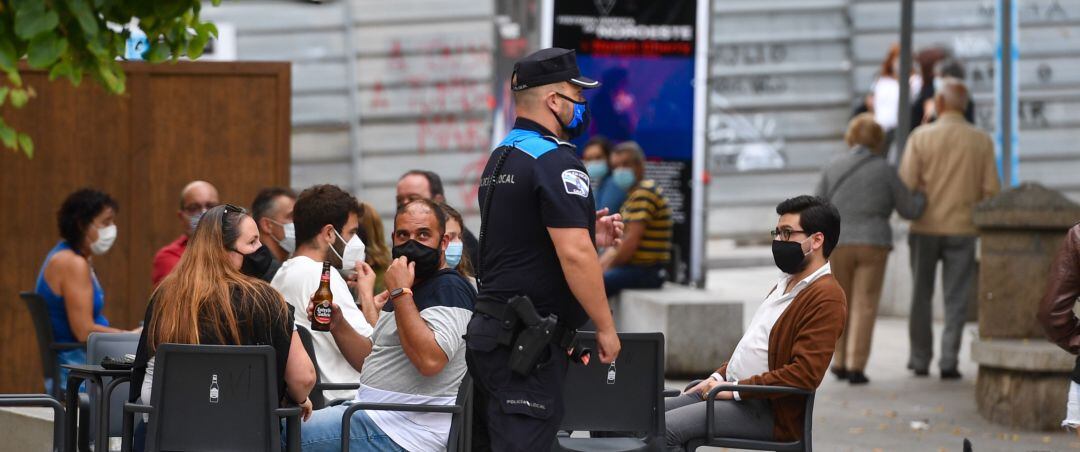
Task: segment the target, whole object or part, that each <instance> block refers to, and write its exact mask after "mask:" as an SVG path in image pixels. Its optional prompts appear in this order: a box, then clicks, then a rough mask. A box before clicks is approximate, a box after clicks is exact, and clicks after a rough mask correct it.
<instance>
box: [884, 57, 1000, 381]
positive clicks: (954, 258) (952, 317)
mask: <svg viewBox="0 0 1080 452" xmlns="http://www.w3.org/2000/svg"><path fill="white" fill-rule="evenodd" d="M968 98H969V96H968V90H967V87H965V86H964V83H963V82H961V81H960V80H957V79H954V78H946V79H945V84H944V86H942V87H941V89H939V90H938V93H937V95H936V96H935V97H934V103H935V105H937V107H936V108H937V111H938V112H939V114H938V119H937V121H935V122H933V123H931V124H927V125H924V126H920V127H919V128H917V129H915V131H914V132H912V133H911V137H910V138H908V141H907V146H906V147H905V150H904V156H903V158H902V159H901V161H900V170H899V172H900V179H901V180H902V181H903V182H904V184H905V185H907V187H908V188H909V189H912V190H915V191H919V192H922V193H925V194H926V209H925V210H924V211H923V214H922V216H920V217H919V219H917V220H915V221H912V222H911V234H910V235H908V244H909V245H910V246H911V273H912V279H914V281H913V286H914V287H913V288H912V292H911V316H910V317H909V319H908V336H909V338H910V341H911V354H910V357H909V358H908V368H909V369H911V370H912V371H914V372H915V375H917V376H920V377H922V376H926V375H928V374H929V371H930V361H931V359H932V358H933V356H934V350H933V344H934V336H933V335H934V333H933V330H932V327H933V319H932V315H933V314H932V312H933V310H932V309H931V299H932V298H933V296H934V278H935V275H936V274H937V264H938V261H941V262H942V268H941V273H942V279H943V281H942V286H944V289H945V331H944V332H943V333H942V334H941V358H940V359H939V360H938V368H939V369H940V370H941V378H943V379H957V378H960V372H959V371H957V365H958V364H959V361H958V355H959V354H960V339H961V335H962V333H963V330H964V321H965V320H967V311H968V305H969V304H971V301H972V300H973V299H974V298H975V240H976V236H977V234H978V231H977V230H976V229H975V206H976V205H977V204H979V203H980V202H982V201H985V200H987V199H989V198H990V197H992V196H994V195H996V194H997V193H998V190H1000V185H999V182H998V171H997V164H996V163H995V161H994V143H993V141H991V140H990V136H989V135H987V134H986V132H983V131H981V130H979V129H977V128H975V126H973V125H971V124H970V123H968V122H967V120H965V119H964V109H965V108H967V104H968Z"/></svg>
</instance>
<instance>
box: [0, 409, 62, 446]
mask: <svg viewBox="0 0 1080 452" xmlns="http://www.w3.org/2000/svg"><path fill="white" fill-rule="evenodd" d="M0 438H3V444H0V450H12V451H15V450H18V451H24V450H25V451H43V452H44V451H50V450H52V446H53V410H52V408H9V407H4V408H0Z"/></svg>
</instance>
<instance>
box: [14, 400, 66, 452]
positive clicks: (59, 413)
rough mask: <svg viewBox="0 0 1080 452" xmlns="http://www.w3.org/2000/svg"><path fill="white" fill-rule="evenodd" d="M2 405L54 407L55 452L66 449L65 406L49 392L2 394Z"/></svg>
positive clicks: (53, 448)
mask: <svg viewBox="0 0 1080 452" xmlns="http://www.w3.org/2000/svg"><path fill="white" fill-rule="evenodd" d="M0 406H2V407H43V408H52V409H53V447H52V450H53V451H54V452H58V451H62V450H64V406H63V405H61V404H60V402H59V401H58V400H56V398H54V397H52V396H50V395H49V394H0Z"/></svg>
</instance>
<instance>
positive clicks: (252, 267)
mask: <svg viewBox="0 0 1080 452" xmlns="http://www.w3.org/2000/svg"><path fill="white" fill-rule="evenodd" d="M273 263H274V255H273V254H272V253H271V252H270V248H267V247H266V246H260V247H259V249H257V250H255V252H253V253H251V254H245V255H244V263H243V264H241V265H240V273H243V274H245V275H248V276H250V277H252V278H257V279H262V280H266V278H264V277H265V276H267V275H266V273H267V271H268V270H270V266H271V265H273ZM267 282H269V280H267Z"/></svg>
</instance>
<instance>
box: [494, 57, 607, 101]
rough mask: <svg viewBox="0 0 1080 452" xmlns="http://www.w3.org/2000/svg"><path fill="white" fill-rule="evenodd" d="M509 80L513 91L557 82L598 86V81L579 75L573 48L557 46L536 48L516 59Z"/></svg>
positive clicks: (584, 86) (589, 86)
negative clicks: (534, 50)
mask: <svg viewBox="0 0 1080 452" xmlns="http://www.w3.org/2000/svg"><path fill="white" fill-rule="evenodd" d="M511 80H513V82H512V83H513V86H511V89H513V90H514V91H521V90H523V89H529V88H533V87H536V86H540V85H547V84H551V83H559V82H570V83H573V84H575V85H577V86H580V87H582V88H585V89H589V88H599V87H600V82H598V81H596V80H593V79H591V78H589V77H585V76H583V75H581V70H579V69H578V65H577V56H576V55H575V54H574V51H573V50H566V49H560V48H558V47H549V48H547V49H541V50H537V51H536V52H533V53H531V54H529V55H528V56H526V57H525V58H522V59H521V60H518V62H517V63H514V74H513V77H512V78H511Z"/></svg>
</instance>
